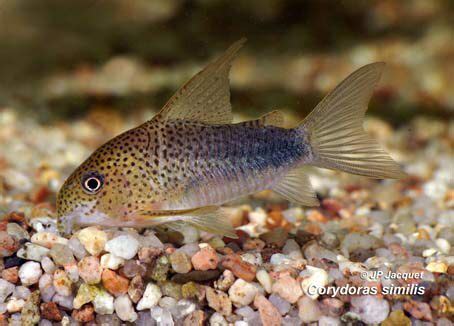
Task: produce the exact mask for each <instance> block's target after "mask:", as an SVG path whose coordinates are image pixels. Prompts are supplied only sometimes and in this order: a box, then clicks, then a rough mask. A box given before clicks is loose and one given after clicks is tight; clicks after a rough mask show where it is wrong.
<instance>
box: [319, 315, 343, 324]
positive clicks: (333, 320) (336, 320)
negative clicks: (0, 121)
mask: <svg viewBox="0 0 454 326" xmlns="http://www.w3.org/2000/svg"><path fill="white" fill-rule="evenodd" d="M340 325H342V324H341V321H340V319H339V318H334V317H329V316H322V317H320V319H319V320H318V326H340Z"/></svg>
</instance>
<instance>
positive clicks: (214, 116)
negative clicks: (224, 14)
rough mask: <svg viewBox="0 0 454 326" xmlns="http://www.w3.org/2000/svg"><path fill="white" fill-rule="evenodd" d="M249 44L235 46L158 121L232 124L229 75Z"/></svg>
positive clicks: (191, 83) (178, 94) (172, 101)
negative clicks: (240, 50)
mask: <svg viewBox="0 0 454 326" xmlns="http://www.w3.org/2000/svg"><path fill="white" fill-rule="evenodd" d="M245 42H246V39H245V38H242V39H240V40H239V41H236V42H235V43H233V44H232V45H231V46H230V47H229V48H228V49H227V50H226V51H225V52H224V54H222V55H221V56H220V57H219V58H217V59H216V60H215V61H213V62H211V63H210V64H208V66H206V67H205V68H204V69H203V70H202V71H200V72H199V73H197V74H196V75H195V76H194V77H192V78H191V79H190V80H189V81H188V82H186V83H185V84H184V85H183V86H182V87H181V88H180V89H179V90H178V91H177V92H176V93H175V94H174V95H173V96H172V97H171V98H170V100H169V101H168V102H167V103H166V104H165V105H164V107H163V108H162V110H161V111H160V112H159V113H158V114H157V115H156V116H155V119H163V120H189V121H200V122H203V123H208V124H227V123H231V122H232V107H231V105H230V85H229V72H230V67H231V65H232V61H233V59H234V58H235V55H236V53H237V52H238V50H239V49H240V48H241V46H242V45H243V44H244V43H245Z"/></svg>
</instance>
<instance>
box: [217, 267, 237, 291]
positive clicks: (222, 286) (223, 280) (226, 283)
mask: <svg viewBox="0 0 454 326" xmlns="http://www.w3.org/2000/svg"><path fill="white" fill-rule="evenodd" d="M233 282H235V276H234V275H233V273H232V272H231V271H230V270H228V269H226V270H225V271H224V272H222V275H221V276H220V277H219V279H218V280H217V281H215V282H214V287H215V288H216V289H218V290H221V291H227V290H228V289H229V288H230V287H231V286H232V284H233Z"/></svg>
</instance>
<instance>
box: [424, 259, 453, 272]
mask: <svg viewBox="0 0 454 326" xmlns="http://www.w3.org/2000/svg"><path fill="white" fill-rule="evenodd" d="M426 269H427V270H428V271H429V272H433V273H441V274H444V273H446V272H447V271H448V265H447V264H446V263H444V262H438V261H433V262H430V263H428V264H427V266H426Z"/></svg>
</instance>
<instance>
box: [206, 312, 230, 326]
mask: <svg viewBox="0 0 454 326" xmlns="http://www.w3.org/2000/svg"><path fill="white" fill-rule="evenodd" d="M209 324H210V326H228V323H227V321H226V320H225V318H224V316H222V315H221V314H220V313H218V312H215V313H214V314H212V315H211V317H210V320H209Z"/></svg>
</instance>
